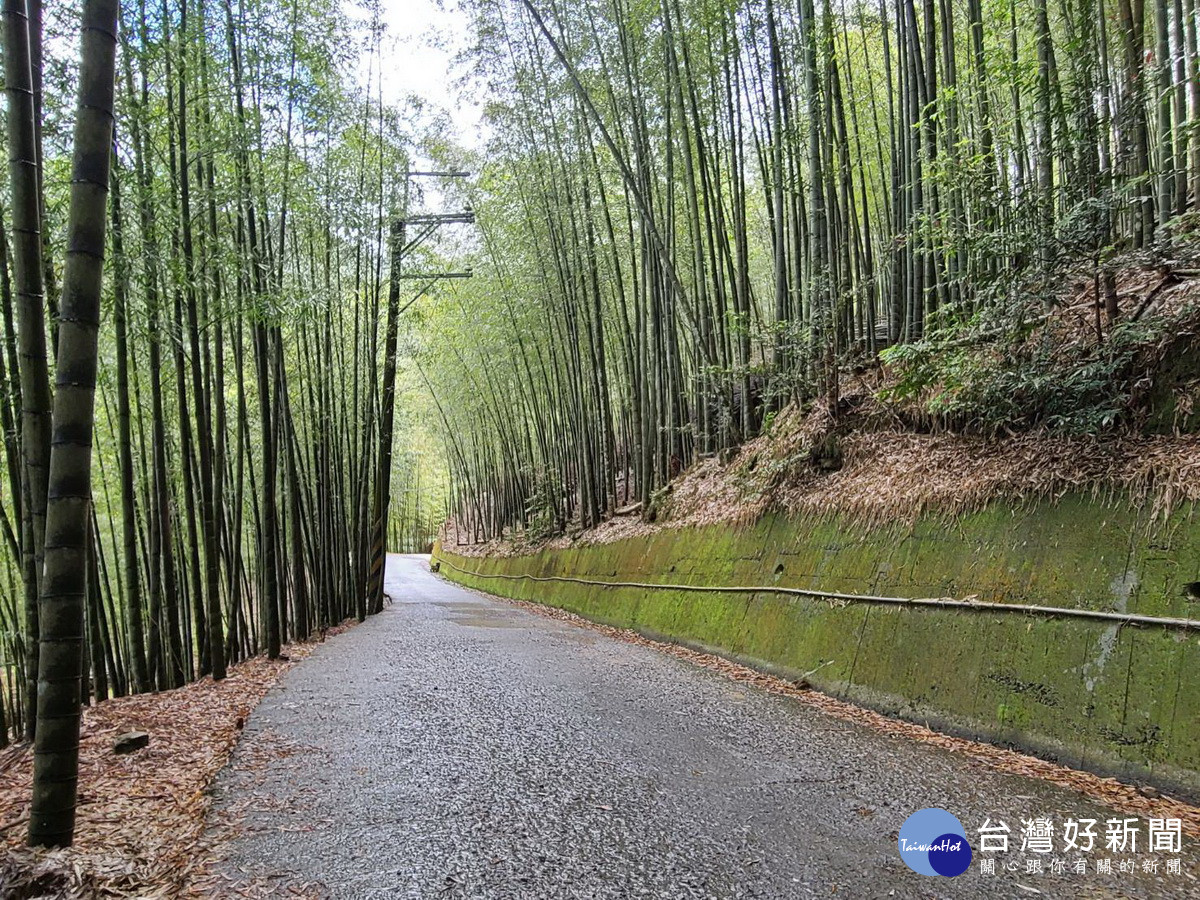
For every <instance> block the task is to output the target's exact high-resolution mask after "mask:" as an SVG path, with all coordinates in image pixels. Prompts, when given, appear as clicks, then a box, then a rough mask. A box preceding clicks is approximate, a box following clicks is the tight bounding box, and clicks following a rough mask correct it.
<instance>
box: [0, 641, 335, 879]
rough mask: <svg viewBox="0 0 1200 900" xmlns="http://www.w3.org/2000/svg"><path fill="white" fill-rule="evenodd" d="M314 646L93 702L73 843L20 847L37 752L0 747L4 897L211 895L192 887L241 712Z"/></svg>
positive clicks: (201, 871) (205, 856) (85, 729)
mask: <svg viewBox="0 0 1200 900" xmlns="http://www.w3.org/2000/svg"><path fill="white" fill-rule="evenodd" d="M346 627H349V626H348V625H342V626H338V627H337V628H333V629H329V630H327V631H326V632H325V634H326V636H329V635H332V634H336V633H338V632H340V631H342V630H345V628H346ZM314 646H315V645H314V644H311V643H309V644H293V645H289V646H288V647H286V648H285V651H284V658H283V659H280V660H269V659H267V658H265V657H254V658H252V659H249V660H246V661H245V662H242V663H239V664H238V665H236V666H233V667H232V668H231V669H230V670H229V675H228V677H226V678H225V679H224V680H223V681H219V682H214V681H213V680H212V679H211V678H204V679H202V680H200V681H197V682H193V683H192V684H188V685H185V686H184V687H181V688H178V689H176V690H171V691H162V692H160V693H156V694H139V695H136V696H133V697H121V698H116V699H112V700H108V701H105V702H104V703H99V704H96V705H94V706H90V707H88V708H86V709H85V710H84V713H83V723H82V727H81V740H80V759H79V785H80V790H79V809H78V813H77V819H76V826H75V843H74V845H73V846H71V847H69V848H66V849H60V850H46V849H29V848H26V847H24V846H23V843H24V840H25V826H26V825H27V824H28V821H29V795H30V785H31V783H32V779H33V755H32V753H31V752H30V748H29V745H28V744H19V745H16V746H13V747H10V748H9V749H7V750H5V751H3V752H0V896H4V897H9V896H13V897H21V898H30V900H31V898H38V897H53V898H67V900H74V898H80V900H82V898H87V900H92V898H96V900H99V898H119V897H142V898H171V897H181V896H186V895H189V894H191V895H193V896H195V895H197V894H199V895H207V896H215V895H213V894H211V893H210V892H209V891H208V890H206V889H204V888H200V889H197V887H196V885H197V884H200V883H202V879H204V878H206V877H207V873H206V871H205V870H206V866H207V862H208V860H209V859H210V857H211V853H212V851H213V847H212V842H213V838H212V837H211V836H209V835H206V834H205V817H206V816H207V814H208V810H209V807H210V805H211V796H210V794H209V788H210V786H211V784H212V781H213V779H214V778H215V777H216V774H217V773H218V772H219V771H220V770H221V768H222V767H223V766H224V765H225V763H226V762H227V761H228V760H229V755H230V753H231V752H232V751H233V748H234V746H235V745H236V744H237V742H238V739H239V738H240V736H241V729H242V727H243V725H244V724H245V721H246V717H247V716H249V714H250V712H251V711H252V710H253V709H254V707H255V706H257V705H258V702H259V701H260V700H261V699H262V698H263V696H264V695H265V694H266V693H267V691H268V690H270V688H271V687H272V686H273V685H274V684H275V682H276V681H277V680H278V679H279V677H280V675H282V674H283V673H284V672H285V671H287V669H288V668H290V667H291V666H292V665H293V664H294V663H295V662H296V661H298V660H300V659H303V658H304V657H306V656H307V655H308V654H309V653H310V652H311V651H312V648H313V647H314ZM135 729H136V730H142V731H146V732H148V733H149V734H150V745H149V746H148V747H146V748H145V749H143V750H139V751H137V752H135V753H131V754H128V755H123V756H119V755H116V754H114V753H113V752H112V745H113V741H114V739H115V738H116V737H117V736H118V735H120V734H122V733H124V732H126V731H130V730H135Z"/></svg>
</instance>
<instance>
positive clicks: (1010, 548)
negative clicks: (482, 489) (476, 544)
mask: <svg viewBox="0 0 1200 900" xmlns="http://www.w3.org/2000/svg"><path fill="white" fill-rule="evenodd" d="M452 551H453V547H436V548H435V551H434V552H435V556H439V557H440V558H442V559H444V560H448V561H450V562H452V563H454V564H455V565H457V566H460V567H462V568H463V569H467V570H470V571H475V572H479V573H482V574H485V575H486V574H506V575H516V574H532V575H542V576H544V575H569V576H575V577H580V578H591V579H598V580H628V581H645V582H662V583H671V582H675V583H686V584H702V585H763V584H777V585H782V586H793V587H802V588H816V589H821V590H830V591H839V592H846V593H876V594H886V595H891V596H900V597H930V596H932V597H939V596H954V597H965V596H970V595H972V594H974V595H978V599H981V600H998V601H1011V602H1025V603H1034V604H1039V605H1047V606H1079V607H1088V608H1093V609H1103V610H1121V611H1126V612H1138V613H1145V614H1152V615H1167V616H1179V617H1192V618H1196V617H1200V603H1196V602H1195V601H1193V600H1190V599H1189V598H1188V596H1187V590H1186V586H1187V585H1188V584H1189V583H1191V582H1197V581H1200V513H1194V512H1193V511H1192V510H1187V511H1181V512H1179V513H1176V514H1175V515H1174V516H1172V517H1171V518H1170V519H1169V520H1167V521H1166V522H1163V521H1151V520H1150V519H1149V517H1148V515H1147V514H1145V513H1143V512H1140V511H1138V510H1136V509H1134V508H1131V507H1127V506H1113V505H1107V504H1104V503H1101V502H1099V501H1095V500H1092V499H1089V498H1083V497H1067V498H1065V499H1062V500H1060V501H1058V502H1057V503H1049V502H1046V503H1038V504H1032V505H1029V506H1027V507H1024V508H1020V509H1013V508H1011V507H1001V506H994V507H991V508H988V509H985V510H984V511H982V512H979V513H975V514H973V515H968V516H965V517H962V518H959V519H956V520H954V521H953V522H950V523H947V522H945V521H942V520H939V519H936V518H933V517H929V518H926V519H923V520H921V521H920V522H918V523H917V524H916V525H915V526H913V527H904V528H900V527H888V528H877V529H864V528H860V527H856V526H854V525H852V524H849V523H846V522H842V521H838V520H836V519H832V518H824V517H808V518H800V519H790V520H789V519H784V518H780V517H768V518H766V519H764V520H762V521H760V522H758V523H757V524H755V525H752V526H747V527H745V528H733V527H730V526H707V527H703V528H694V529H687V530H671V529H667V530H663V531H660V532H658V533H656V534H654V535H653V536H651V537H644V538H636V539H629V540H624V541H619V542H616V543H610V544H601V545H593V546H578V547H575V548H572V549H568V550H543V551H540V552H538V553H536V554H533V555H528V556H514V557H503V558H476V557H461V556H458V555H456V554H454V553H453V552H452ZM441 571H442V573H443V574H444V575H446V576H447V577H448V578H451V579H454V580H456V581H459V582H461V583H464V584H466V585H468V586H471V587H476V588H480V589H482V590H485V591H489V592H491V593H496V594H501V595H504V596H509V597H515V598H518V599H525V600H536V601H538V602H541V603H547V604H551V605H554V606H558V607H561V608H564V609H568V610H571V611H572V612H576V613H579V614H581V615H584V616H587V617H588V618H591V619H595V620H598V621H602V622H606V623H610V624H616V625H621V626H626V627H633V628H636V629H638V630H641V631H643V632H645V633H647V634H651V635H656V636H663V637H667V638H671V639H674V640H677V641H681V642H684V643H689V644H693V645H698V646H703V647H706V648H710V649H714V650H716V651H717V652H720V653H723V654H725V655H728V656H732V657H735V658H739V659H742V660H744V661H748V662H750V663H752V664H757V665H760V666H764V667H767V668H771V669H775V670H780V671H782V672H785V673H791V674H793V675H798V674H800V673H807V672H810V671H812V670H814V669H815V670H817V671H816V672H815V673H814V674H812V675H811V676H810V681H811V682H812V683H813V684H814V685H815V686H816V687H818V688H820V689H821V690H824V691H826V692H828V693H830V694H834V695H836V696H839V697H845V698H848V699H851V700H853V701H855V702H858V703H862V704H865V705H868V706H872V707H874V708H877V709H880V710H883V711H885V712H889V713H892V714H896V715H899V716H902V717H904V718H907V719H912V720H914V721H919V722H928V723H929V724H930V725H931V726H934V727H938V728H941V729H942V730H946V731H950V732H953V733H959V734H967V735H971V736H976V737H981V738H984V739H986V740H990V741H994V742H1000V743H1006V744H1011V745H1014V746H1017V747H1021V748H1025V749H1028V750H1032V751H1034V752H1037V753H1040V754H1042V755H1044V756H1050V757H1053V758H1057V759H1061V760H1062V761H1064V762H1066V763H1068V764H1071V765H1076V766H1082V767H1085V768H1090V769H1093V770H1096V771H1100V772H1105V773H1114V774H1120V775H1123V776H1125V777H1134V778H1142V779H1146V780H1149V781H1152V782H1155V783H1157V784H1160V785H1162V786H1165V787H1168V788H1171V789H1175V790H1182V791H1184V792H1186V793H1187V794H1190V795H1192V796H1197V795H1200V634H1198V633H1196V632H1189V633H1183V632H1180V631H1169V630H1164V629H1160V628H1149V627H1146V628H1136V627H1131V626H1117V625H1110V624H1106V623H1104V622H1103V621H1089V620H1085V619H1075V618H1072V619H1054V618H1041V617H1033V616H1026V615H1022V614H1017V613H995V612H991V613H989V612H976V611H949V610H947V611H943V610H936V609H935V610H930V609H919V608H907V609H906V608H895V607H887V606H870V605H861V604H853V605H849V606H844V607H840V608H839V607H834V606H831V605H830V604H828V603H825V602H821V601H812V600H806V599H801V598H795V597H786V596H782V595H777V594H766V593H764V594H754V595H737V594H697V593H687V592H679V591H646V590H638V589H632V588H605V587H590V586H584V585H578V584H564V583H535V582H530V581H524V580H521V581H510V580H502V579H488V578H474V577H471V576H467V575H463V574H462V573H460V572H457V571H455V570H454V569H453V568H451V567H450V566H442V567H441Z"/></svg>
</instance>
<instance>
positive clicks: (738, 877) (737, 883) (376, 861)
mask: <svg viewBox="0 0 1200 900" xmlns="http://www.w3.org/2000/svg"><path fill="white" fill-rule="evenodd" d="M387 589H388V592H389V593H390V595H391V596H392V598H393V599H394V600H395V603H394V604H393V605H391V606H390V607H389V608H388V609H386V610H385V611H384V612H383V613H382V614H381V615H379V616H377V617H375V618H373V619H371V620H369V621H367V622H366V623H364V624H362V625H359V626H357V627H356V628H354V629H352V630H351V631H349V632H348V633H346V634H343V635H340V636H338V637H337V638H335V639H331V640H330V641H328V642H327V643H326V644H324V645H323V646H322V647H320V648H319V649H318V650H317V651H316V652H315V653H314V654H313V656H312V657H311V658H310V659H308V660H306V661H305V662H303V663H301V664H299V665H298V666H296V667H295V668H294V669H292V670H291V671H290V672H289V673H288V674H287V675H286V676H285V677H284V679H283V681H282V682H281V684H280V685H279V686H278V687H277V688H276V689H275V690H274V691H273V692H272V693H271V694H270V695H269V696H268V697H267V698H266V700H264V702H263V703H262V705H261V706H260V707H259V708H258V710H257V711H256V712H255V713H254V715H253V716H252V717H251V719H250V722H249V723H248V724H247V727H246V734H245V738H244V740H243V741H242V744H241V745H240V746H239V749H238V751H237V753H236V754H235V757H234V761H233V763H232V764H231V766H230V767H229V768H228V769H227V770H226V772H225V773H224V774H223V775H222V777H221V779H220V780H219V782H218V786H217V801H216V805H215V808H214V813H213V815H214V820H215V821H221V820H233V819H236V818H238V817H239V816H244V826H243V828H242V829H241V832H242V833H241V836H240V837H239V838H237V839H236V840H235V841H234V842H233V844H232V845H231V847H230V857H229V859H228V861H227V873H228V874H230V875H234V876H245V875H255V876H258V877H261V878H266V879H269V880H270V882H269V883H275V884H279V885H283V884H284V883H285V882H286V881H287V880H288V879H289V878H292V879H295V880H296V881H299V882H318V883H320V884H322V885H324V886H325V891H326V892H327V894H328V895H330V896H333V897H347V898H360V897H361V898H368V897H370V898H374V897H378V898H385V897H386V898H399V897H488V898H493V897H494V898H509V897H513V898H516V897H521V898H525V897H530V898H541V897H545V898H559V897H562V898H575V897H578V898H589V900H590V898H609V897H611V898H617V897H663V898H683V897H714V898H736V897H764V898H792V897H828V896H831V895H836V896H838V897H887V896H895V897H1010V896H1011V897H1023V898H1028V897H1031V896H1037V895H1040V896H1051V897H1089V896H1104V897H1112V896H1131V897H1132V896H1141V897H1175V896H1180V897H1187V896H1197V894H1198V893H1200V892H1197V889H1196V884H1197V882H1196V876H1200V857H1198V856H1197V855H1196V853H1195V848H1194V847H1191V846H1189V845H1185V852H1184V855H1183V860H1182V863H1183V865H1182V867H1183V872H1184V874H1183V875H1167V874H1165V869H1164V868H1163V866H1165V859H1166V857H1162V856H1160V857H1159V858H1160V859H1161V860H1163V862H1160V868H1159V873H1158V874H1157V875H1151V874H1143V873H1141V872H1140V871H1139V872H1138V873H1136V874H1126V875H1121V874H1117V875H1114V876H1111V877H1109V878H1101V877H1098V876H1095V875H1093V874H1089V875H1088V876H1086V877H1084V876H1080V875H1074V874H1066V875H1058V876H1056V875H1054V874H1051V873H1049V872H1046V873H1044V874H1026V865H1025V863H1024V861H1023V859H1024V857H1022V856H1021V855H1020V854H1018V853H1015V852H1014V853H1010V854H1008V856H1007V857H1002V858H1001V864H1000V870H1001V871H1000V874H998V875H996V876H986V875H982V874H980V872H979V868H978V859H979V855H978V852H977V856H976V864H975V865H974V866H972V869H971V870H969V871H968V872H967V873H966V874H964V875H962V876H960V877H958V878H955V879H945V878H926V877H924V876H920V875H916V874H914V873H912V872H910V871H909V870H908V869H907V868H906V867H905V866H904V865H903V863H902V862H901V861H900V859H899V856H898V854H897V851H896V836H897V831H898V829H899V828H900V826H901V824H902V823H903V822H904V820H905V818H906V817H907V816H908V815H909V814H910V813H912V812H913V811H915V810H917V809H920V808H922V807H927V806H941V807H944V808H946V809H949V810H951V811H952V812H954V813H955V814H956V815H957V816H958V817H959V819H960V820H961V821H962V823H963V825H964V826H965V827H966V829H967V831H968V835H969V837H970V838H971V843H972V845H973V846H975V847H976V850H977V851H978V835H977V834H975V833H974V830H975V829H978V828H979V826H980V825H982V824H983V821H984V819H985V817H987V818H990V819H992V820H993V821H995V820H996V819H1003V820H1005V821H1006V822H1007V824H1008V825H1009V826H1010V827H1011V828H1012V830H1013V833H1014V835H1018V837H1017V840H1016V845H1017V846H1019V832H1020V820H1021V819H1022V818H1027V819H1028V818H1033V817H1034V816H1050V817H1052V818H1053V819H1054V820H1055V821H1056V822H1057V823H1059V824H1060V825H1061V822H1062V821H1063V820H1065V819H1066V818H1068V817H1072V816H1074V817H1077V818H1078V817H1085V816H1086V817H1090V818H1095V819H1099V820H1100V823H1101V824H1100V826H1099V830H1100V833H1101V836H1103V831H1104V824H1103V823H1104V820H1105V819H1106V818H1108V817H1110V816H1112V815H1114V813H1112V812H1111V811H1110V810H1107V809H1104V808H1101V807H1097V806H1095V805H1093V804H1091V803H1090V802H1088V801H1086V800H1085V799H1084V798H1082V797H1080V796H1078V795H1075V794H1073V793H1070V792H1067V791H1063V790H1059V789H1057V788H1054V787H1051V786H1049V785H1046V784H1044V783H1042V782H1038V781H1032V780H1027V779H1022V778H1015V777H1011V776H1005V775H1000V774H997V773H996V772H994V771H992V770H990V769H988V768H986V767H983V766H982V765H980V764H978V763H974V762H972V761H970V760H968V759H965V758H963V757H960V756H957V755H954V754H950V753H947V752H944V751H941V750H938V749H936V748H933V747H930V746H926V745H923V744H919V743H914V742H911V741H908V740H905V739H901V738H893V737H888V736H885V735H882V734H879V733H877V732H875V731H872V730H869V729H866V728H863V727H859V726H856V725H853V724H850V723H847V722H843V721H841V720H838V719H834V718H831V717H828V716H826V715H823V714H822V713H820V712H818V711H816V710H814V709H812V708H810V707H807V706H805V705H804V704H799V703H795V702H793V701H790V700H787V699H786V698H780V697H776V696H772V695H768V694H766V693H763V692H760V691H758V690H756V689H754V688H751V687H747V686H744V685H741V684H738V683H734V682H731V681H728V680H726V679H725V678H723V677H721V676H719V675H717V674H715V673H713V672H710V671H707V670H704V669H699V668H696V667H693V666H691V665H689V664H687V663H684V662H681V661H679V660H676V659H674V658H672V657H669V656H665V655H662V654H659V653H656V652H655V651H653V650H650V649H647V648H643V647H639V646H634V645H630V644H627V643H625V642H621V641H617V640H613V639H610V638H607V637H604V636H602V635H600V634H597V633H595V632H593V631H591V630H588V629H584V628H579V627H576V626H573V625H570V624H567V623H563V622H559V621H555V620H551V619H548V618H546V617H543V616H538V615H535V614H532V613H529V612H526V611H524V610H521V609H518V608H515V607H513V606H511V605H509V604H506V603H504V602H502V601H498V600H492V599H488V598H486V597H484V596H482V595H479V594H476V593H473V592H470V591H466V590H463V589H461V588H459V587H456V586H455V585H452V584H449V583H447V582H445V581H443V580H441V579H440V578H438V577H436V576H434V575H432V574H430V573H429V571H428V564H427V561H426V560H425V559H424V558H420V557H400V556H395V557H392V558H391V559H390V560H389V566H388V573H387ZM1141 825H1142V828H1143V841H1144V839H1145V828H1146V823H1145V822H1144V821H1143V822H1142V823H1141ZM1056 840H1057V836H1056ZM1139 849H1141V847H1140V846H1139ZM1106 855H1107V854H1105V853H1103V852H1094V853H1092V854H1090V855H1089V872H1090V871H1091V870H1092V869H1094V867H1095V861H1096V860H1097V859H1100V858H1103V857H1104V856H1106ZM1064 858H1065V857H1064ZM1120 858H1121V857H1118V859H1120ZM1130 858H1133V857H1130ZM1150 858H1152V857H1151V856H1150V855H1149V854H1145V853H1140V854H1138V855H1137V859H1138V860H1139V867H1140V861H1141V860H1145V859H1150ZM1045 859H1046V866H1047V868H1049V859H1050V857H1046V858H1045ZM1005 861H1009V862H1012V863H1014V864H1018V863H1019V866H1020V872H1018V873H1005V872H1003V871H1002V869H1003V865H1004V862H1005ZM1039 892H1040V894H1039Z"/></svg>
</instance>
